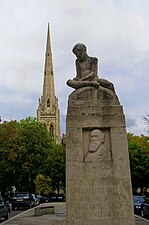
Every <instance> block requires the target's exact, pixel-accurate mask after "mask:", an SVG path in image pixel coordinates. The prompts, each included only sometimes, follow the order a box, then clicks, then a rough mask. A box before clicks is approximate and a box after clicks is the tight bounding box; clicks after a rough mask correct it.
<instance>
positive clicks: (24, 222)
mask: <svg viewBox="0 0 149 225" xmlns="http://www.w3.org/2000/svg"><path fill="white" fill-rule="evenodd" d="M42 206H46V207H47V206H54V207H55V213H54V214H45V215H42V216H35V215H34V210H35V208H32V209H29V210H27V211H25V212H23V213H21V214H19V215H17V216H14V217H12V218H10V219H9V220H7V221H4V222H2V223H1V225H4V224H5V225H66V205H65V203H64V202H59V203H44V204H42ZM37 207H38V206H37ZM135 221H136V223H135V224H136V225H149V220H147V219H144V218H141V217H139V216H135Z"/></svg>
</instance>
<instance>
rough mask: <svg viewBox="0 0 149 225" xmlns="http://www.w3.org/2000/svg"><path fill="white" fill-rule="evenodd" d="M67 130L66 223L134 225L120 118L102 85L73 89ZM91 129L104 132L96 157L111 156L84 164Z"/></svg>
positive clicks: (112, 98)
mask: <svg viewBox="0 0 149 225" xmlns="http://www.w3.org/2000/svg"><path fill="white" fill-rule="evenodd" d="M66 126H67V142H66V148H67V149H66V180H67V182H66V183H67V187H66V190H67V192H66V193H67V196H66V208H67V210H66V211H67V214H66V223H67V225H92V224H94V225H134V224H135V221H134V214H133V207H132V193H131V182H130V169H129V157H128V144H127V135H126V128H125V117H124V114H123V109H122V106H120V103H119V100H118V97H117V96H116V94H115V93H114V92H113V91H111V90H110V89H108V88H104V87H101V86H99V87H98V88H97V87H83V88H79V89H77V90H76V91H74V92H73V93H71V94H70V96H69V101H68V111H67V122H66ZM93 130H100V131H101V132H102V133H103V134H104V140H102V141H101V144H100V146H102V148H101V149H102V150H101V154H102V152H103V151H104V149H105V151H108V152H110V154H111V156H110V158H109V157H107V158H105V157H101V159H100V160H90V161H86V157H87V155H88V153H89V151H94V148H90V147H89V146H90V140H91V139H90V136H91V132H92V131H93ZM90 149H91V150H90ZM96 151H98V150H95V152H96ZM95 157H96V156H95Z"/></svg>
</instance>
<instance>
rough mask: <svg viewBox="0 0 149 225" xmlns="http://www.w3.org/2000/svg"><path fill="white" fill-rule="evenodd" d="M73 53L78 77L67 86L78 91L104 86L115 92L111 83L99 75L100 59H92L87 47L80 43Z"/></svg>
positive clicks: (69, 81)
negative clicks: (82, 88) (83, 88)
mask: <svg viewBox="0 0 149 225" xmlns="http://www.w3.org/2000/svg"><path fill="white" fill-rule="evenodd" d="M72 51H73V53H74V54H75V55H76V57H77V59H76V72H77V74H76V77H75V78H73V80H70V79H69V80H68V81H67V85H68V86H70V87H72V88H75V89H78V88H81V87H86V86H94V87H99V86H103V87H105V88H108V89H110V90H112V91H113V92H115V90H114V86H113V84H112V83H111V82H109V81H108V80H105V79H101V78H100V79H99V78H98V74H97V69H98V59H97V58H95V57H90V56H88V55H87V53H86V46H85V45H84V44H81V43H78V44H76V45H75V46H74V48H73V50H72Z"/></svg>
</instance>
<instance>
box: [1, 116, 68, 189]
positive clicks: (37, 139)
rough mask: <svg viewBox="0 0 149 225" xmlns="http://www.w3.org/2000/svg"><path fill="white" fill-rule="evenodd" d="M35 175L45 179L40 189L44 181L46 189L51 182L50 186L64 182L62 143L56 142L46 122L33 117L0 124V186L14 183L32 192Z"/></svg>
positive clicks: (63, 151)
mask: <svg viewBox="0 0 149 225" xmlns="http://www.w3.org/2000/svg"><path fill="white" fill-rule="evenodd" d="M39 175H42V176H43V180H44V179H45V180H46V179H47V183H46V182H45V180H44V184H45V187H46V188H45V190H44V191H46V190H48V188H47V185H48V184H50V188H49V190H51V185H52V189H54V188H55V189H56V188H57V187H58V188H60V187H61V186H63V185H65V179H64V177H65V150H64V148H63V146H61V145H56V144H55V143H54V142H53V141H52V138H51V136H50V133H49V132H48V131H47V129H46V126H45V125H44V124H42V123H39V122H37V121H36V119H35V118H32V117H28V118H26V119H25V120H21V121H19V122H16V121H10V122H4V123H2V124H0V190H1V191H3V192H5V191H6V190H8V189H9V190H10V188H11V187H12V186H15V187H16V188H17V190H20V191H22V190H26V191H27V190H28V191H31V192H35V189H36V188H37V187H35V184H36V185H37V183H39V182H38V181H39V178H41V176H39ZM38 176H39V177H38ZM49 177H50V178H49ZM37 186H38V189H39V185H37ZM42 191H43V188H42Z"/></svg>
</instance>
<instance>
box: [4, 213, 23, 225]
mask: <svg viewBox="0 0 149 225" xmlns="http://www.w3.org/2000/svg"><path fill="white" fill-rule="evenodd" d="M24 211H25V210H15V211H11V214H10V218H11V217H14V216H16V215H18V214H20V213H22V212H24ZM2 222H4V219H3V218H0V223H2Z"/></svg>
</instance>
